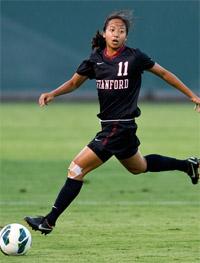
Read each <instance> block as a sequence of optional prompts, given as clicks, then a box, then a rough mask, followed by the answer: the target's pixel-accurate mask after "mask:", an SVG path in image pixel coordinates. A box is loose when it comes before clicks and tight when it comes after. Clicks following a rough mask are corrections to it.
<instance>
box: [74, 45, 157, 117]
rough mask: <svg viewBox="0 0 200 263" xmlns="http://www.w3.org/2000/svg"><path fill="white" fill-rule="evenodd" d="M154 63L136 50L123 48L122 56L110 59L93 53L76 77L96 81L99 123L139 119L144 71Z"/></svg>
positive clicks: (101, 52) (101, 53)
mask: <svg viewBox="0 0 200 263" xmlns="http://www.w3.org/2000/svg"><path fill="white" fill-rule="evenodd" d="M154 64H155V62H154V61H153V60H152V59H151V58H150V57H148V56H147V55H146V54H144V53H143V52H141V51H140V50H139V49H133V48H129V47H126V46H125V47H123V48H122V50H121V52H119V54H118V55H117V56H115V57H114V58H112V59H110V58H108V57H106V56H105V54H104V51H103V50H100V49H97V50H95V51H94V52H93V53H92V54H91V56H90V58H89V59H88V60H84V61H83V62H82V63H81V64H80V66H79V67H78V69H77V71H76V72H77V73H78V74H80V75H83V76H87V77H88V78H90V79H96V87H97V90H98V98H99V103H100V113H99V114H98V115H97V116H98V117H99V118H100V119H101V120H117V119H130V118H134V117H138V116H139V115H140V109H139V108H138V106H137V101H138V96H139V91H140V87H141V75H142V73H143V71H144V70H147V69H150V68H151V67H153V65H154Z"/></svg>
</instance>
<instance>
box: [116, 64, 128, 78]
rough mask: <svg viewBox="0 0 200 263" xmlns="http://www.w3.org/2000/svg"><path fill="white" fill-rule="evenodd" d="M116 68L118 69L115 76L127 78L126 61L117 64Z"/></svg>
mask: <svg viewBox="0 0 200 263" xmlns="http://www.w3.org/2000/svg"><path fill="white" fill-rule="evenodd" d="M118 66H119V69H118V73H117V76H119V77H120V76H127V75H128V61H126V62H119V64H118ZM122 71H123V72H122Z"/></svg>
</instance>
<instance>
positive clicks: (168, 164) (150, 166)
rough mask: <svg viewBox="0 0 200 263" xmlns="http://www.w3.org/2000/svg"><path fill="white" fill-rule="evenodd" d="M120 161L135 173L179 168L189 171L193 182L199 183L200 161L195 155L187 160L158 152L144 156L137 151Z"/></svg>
mask: <svg viewBox="0 0 200 263" xmlns="http://www.w3.org/2000/svg"><path fill="white" fill-rule="evenodd" d="M120 162H121V163H122V164H123V165H124V166H125V167H126V169H127V170H128V171H130V172H131V173H133V174H139V173H143V172H161V171H172V170H179V171H182V172H185V173H187V175H189V176H190V178H191V180H192V183H193V184H197V183H198V179H199V173H198V169H199V166H200V163H199V160H198V159H197V158H195V157H190V158H188V159H186V160H179V159H176V158H172V157H168V156H162V155H158V154H150V155H146V156H144V157H143V156H142V155H141V153H140V152H139V151H137V153H136V154H135V155H133V156H132V157H130V158H127V159H124V160H120Z"/></svg>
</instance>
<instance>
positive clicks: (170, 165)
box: [145, 154, 188, 172]
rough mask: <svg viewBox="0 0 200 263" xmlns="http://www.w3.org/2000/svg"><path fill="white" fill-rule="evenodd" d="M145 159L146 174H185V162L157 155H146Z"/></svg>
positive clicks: (186, 168)
mask: <svg viewBox="0 0 200 263" xmlns="http://www.w3.org/2000/svg"><path fill="white" fill-rule="evenodd" d="M145 159H146V161H147V172H161V171H171V170H179V171H183V172H187V170H188V164H187V161H186V160H178V159H175V158H172V157H167V156H162V155H158V154H150V155H146V156H145Z"/></svg>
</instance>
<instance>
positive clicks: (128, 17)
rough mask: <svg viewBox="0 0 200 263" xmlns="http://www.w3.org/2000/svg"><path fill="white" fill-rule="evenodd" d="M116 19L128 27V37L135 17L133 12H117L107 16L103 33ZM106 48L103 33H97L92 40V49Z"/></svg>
mask: <svg viewBox="0 0 200 263" xmlns="http://www.w3.org/2000/svg"><path fill="white" fill-rule="evenodd" d="M115 18H119V19H121V20H122V21H123V22H124V24H125V26H126V34H127V35H128V32H129V29H130V27H131V26H132V24H133V15H132V11H131V10H121V11H116V12H113V13H111V14H110V15H109V16H107V18H106V20H105V22H104V26H103V32H105V31H106V28H107V26H108V23H109V21H110V20H112V19H115ZM105 47H106V41H105V39H104V37H103V35H102V33H100V32H99V30H98V31H97V32H96V35H95V36H94V37H93V38H92V49H94V48H100V49H104V48H105Z"/></svg>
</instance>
